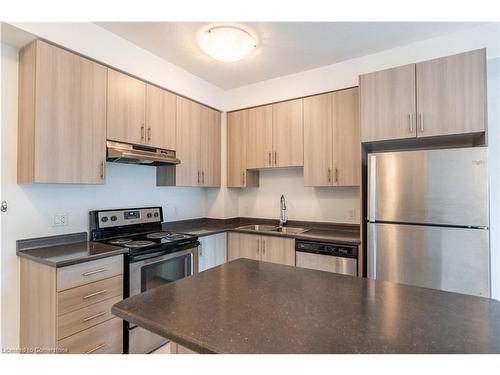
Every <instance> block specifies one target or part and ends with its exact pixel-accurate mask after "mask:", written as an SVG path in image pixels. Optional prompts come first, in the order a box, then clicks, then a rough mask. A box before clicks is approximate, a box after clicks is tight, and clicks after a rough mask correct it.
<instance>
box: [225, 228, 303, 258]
mask: <svg viewBox="0 0 500 375" xmlns="http://www.w3.org/2000/svg"><path fill="white" fill-rule="evenodd" d="M227 254H228V256H227V257H228V261H231V260H234V259H238V258H248V259H253V260H262V261H265V262H272V263H279V264H286V265H289V266H295V240H294V239H293V238H287V237H278V236H265V235H257V234H246V233H234V232H229V233H228V245H227Z"/></svg>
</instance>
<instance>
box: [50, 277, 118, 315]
mask: <svg viewBox="0 0 500 375" xmlns="http://www.w3.org/2000/svg"><path fill="white" fill-rule="evenodd" d="M122 295H123V275H118V276H114V277H110V278H109V279H104V280H100V281H96V282H93V283H90V284H85V285H82V286H79V287H76V288H72V289H68V290H64V291H62V292H59V293H57V315H63V314H67V313H69V312H71V311H75V310H78V309H81V308H84V307H87V306H89V305H92V304H94V303H97V302H100V301H104V300H106V299H108V298H111V297H116V296H122Z"/></svg>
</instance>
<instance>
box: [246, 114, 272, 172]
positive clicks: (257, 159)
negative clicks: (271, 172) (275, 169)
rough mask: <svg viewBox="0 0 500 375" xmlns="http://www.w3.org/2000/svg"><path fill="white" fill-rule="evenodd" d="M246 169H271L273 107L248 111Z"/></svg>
mask: <svg viewBox="0 0 500 375" xmlns="http://www.w3.org/2000/svg"><path fill="white" fill-rule="evenodd" d="M246 143H247V146H246V147H247V164H246V166H247V168H266V167H272V152H273V107H272V105H265V106H261V107H255V108H251V109H249V110H248V127H247V136H246Z"/></svg>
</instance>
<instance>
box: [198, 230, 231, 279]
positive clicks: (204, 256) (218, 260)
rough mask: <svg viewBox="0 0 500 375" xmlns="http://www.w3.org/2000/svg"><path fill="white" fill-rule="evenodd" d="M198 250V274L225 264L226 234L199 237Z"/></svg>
mask: <svg viewBox="0 0 500 375" xmlns="http://www.w3.org/2000/svg"><path fill="white" fill-rule="evenodd" d="M199 241H200V247H199V250H198V259H199V261H198V264H199V272H202V271H205V270H207V269H209V268H212V267H216V266H218V265H220V264H223V263H226V257H227V251H226V234H225V233H219V234H215V235H213V236H206V237H201V238H200V239H199Z"/></svg>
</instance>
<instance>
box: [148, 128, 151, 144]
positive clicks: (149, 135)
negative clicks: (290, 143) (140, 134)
mask: <svg viewBox="0 0 500 375" xmlns="http://www.w3.org/2000/svg"><path fill="white" fill-rule="evenodd" d="M148 142H151V127H148Z"/></svg>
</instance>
